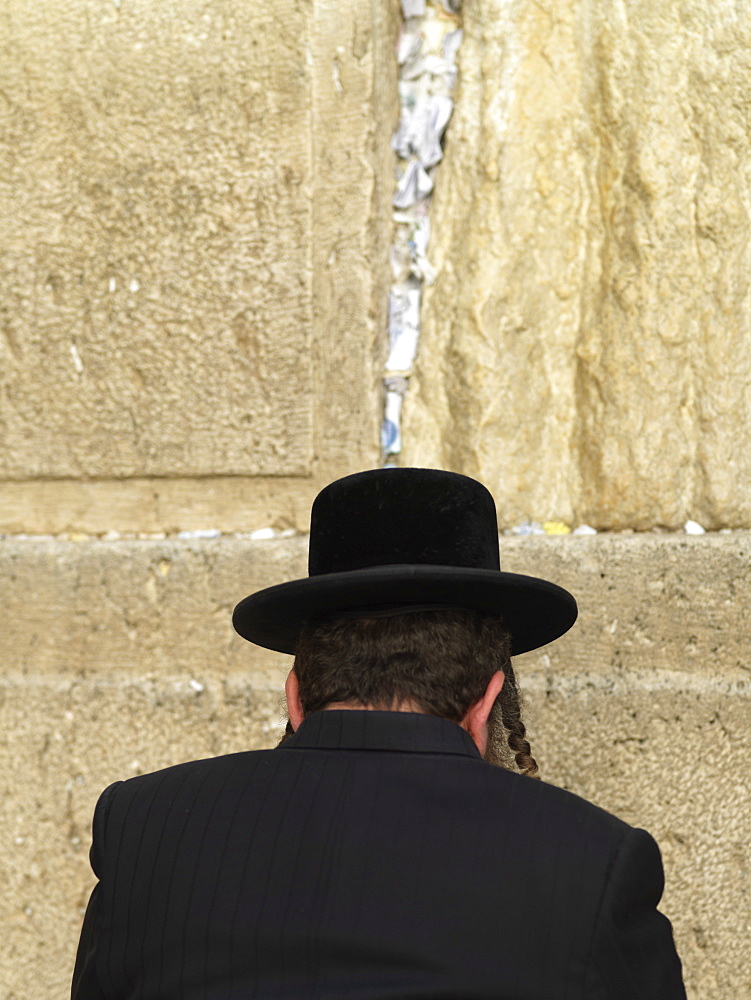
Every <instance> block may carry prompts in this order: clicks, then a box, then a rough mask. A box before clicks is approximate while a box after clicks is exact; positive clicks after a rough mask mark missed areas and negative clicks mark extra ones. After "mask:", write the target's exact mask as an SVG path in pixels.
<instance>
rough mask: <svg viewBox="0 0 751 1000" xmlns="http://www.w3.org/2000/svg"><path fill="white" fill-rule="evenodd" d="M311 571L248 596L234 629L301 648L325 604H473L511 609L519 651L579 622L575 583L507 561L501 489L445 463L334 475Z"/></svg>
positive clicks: (313, 537)
mask: <svg viewBox="0 0 751 1000" xmlns="http://www.w3.org/2000/svg"><path fill="white" fill-rule="evenodd" d="M308 572H309V576H307V577H306V578H305V579H302V580H291V581H290V582H289V583H281V584H278V585H277V586H275V587H267V588H266V589H265V590H260V591H258V592H257V593H255V594H251V595H250V597H246V598H245V600H243V601H240V603H239V604H238V605H237V607H236V608H235V610H234V614H233V616H232V624H233V625H234V627H235V630H236V631H237V632H238V633H239V634H240V635H241V636H242V637H243V638H244V639H247V640H248V641H249V642H253V643H256V644H257V645H259V646H264V647H266V648H267V649H274V650H277V651H278V652H280V653H294V652H295V647H296V645H297V638H298V635H299V634H300V629H301V627H302V625H303V623H304V622H305V621H309V620H313V619H315V618H319V617H321V616H322V615H326V614H331V613H335V612H342V613H345V614H351V613H352V612H356V611H358V610H362V611H364V612H366V613H371V614H377V613H378V612H379V610H381V611H383V612H384V613H398V611H401V610H403V611H410V610H417V609H418V608H425V607H426V606H430V607H431V608H432V607H443V606H445V607H452V608H468V609H478V610H481V611H486V612H489V613H490V614H494V615H498V616H499V617H501V618H503V620H504V622H505V623H506V625H507V627H508V628H509V629H510V630H511V634H512V639H513V644H512V653H513V654H514V655H516V654H519V653H525V652H527V651H528V650H530V649H537V648H538V647H539V646H544V645H545V643H548V642H552V641H553V639H557V638H558V637H559V636H561V635H563V633H564V632H567V631H568V630H569V629H570V628H571V626H572V625H573V624H574V622H575V621H576V615H577V607H576V601H575V600H574V598H573V597H572V595H571V594H570V593H569V592H568V591H567V590H564V589H563V588H562V587H559V586H557V584H555V583H550V582H549V581H548V580H541V579H539V578H537V577H532V576H523V575H521V574H519V573H504V572H501V569H500V556H499V549H498V522H497V519H496V510H495V503H494V501H493V498H492V496H491V495H490V493H489V492H488V490H487V489H486V488H485V487H484V486H483V485H482V484H481V483H478V482H477V481H476V480H475V479H470V478H469V477H467V476H460V475H457V474H456V473H454V472H443V471H441V470H439V469H374V470H371V471H369V472H358V473H356V474H355V475H352V476H346V477H345V478H344V479H338V480H336V482H333V483H331V484H330V485H328V486H326V487H325V489H323V490H321V492H320V493H319V494H318V496H317V497H316V499H315V501H314V503H313V507H312V510H311V521H310V551H309V559H308Z"/></svg>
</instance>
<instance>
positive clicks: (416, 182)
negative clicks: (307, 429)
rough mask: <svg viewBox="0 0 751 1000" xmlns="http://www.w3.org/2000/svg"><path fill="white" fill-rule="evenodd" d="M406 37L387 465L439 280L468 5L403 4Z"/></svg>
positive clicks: (424, 0)
mask: <svg viewBox="0 0 751 1000" xmlns="http://www.w3.org/2000/svg"><path fill="white" fill-rule="evenodd" d="M401 3H402V14H403V17H404V21H403V24H402V29H401V32H400V35H399V43H398V47H397V62H398V67H399V100H400V104H401V115H400V118H399V127H398V129H397V131H396V134H395V136H394V138H393V142H392V145H393V147H394V150H395V152H396V156H397V171H396V173H397V183H396V191H395V193H394V197H393V201H392V203H393V206H394V209H395V212H394V221H395V223H396V235H395V239H394V243H393V245H392V247H391V253H390V259H391V274H392V282H393V283H392V285H391V290H390V292H389V356H388V358H387V360H386V367H385V371H384V377H383V382H384V390H385V392H384V396H385V414H384V419H383V429H382V446H383V453H384V459H385V462H386V464H394V462H393V459H394V456H396V455H398V454H399V453H400V452H401V448H402V442H401V411H402V403H403V401H404V396H405V394H406V392H407V390H408V388H409V378H410V376H411V375H412V371H413V366H414V361H415V357H416V354H417V344H418V341H419V337H420V303H421V298H422V289H423V286H424V285H430V284H432V283H433V281H435V278H436V272H435V268H434V267H433V266H432V265H431V263H430V261H429V260H428V256H427V248H428V242H429V240H430V217H429V213H430V202H431V197H432V193H433V188H434V184H435V176H434V175H435V170H436V167H437V165H438V164H439V163H440V161H441V160H442V159H443V145H442V140H443V137H444V133H445V130H446V126H447V124H448V121H449V118H450V117H451V113H452V111H453V107H454V102H453V99H452V97H451V94H452V92H453V89H454V84H455V82H456V74H457V69H456V54H457V52H458V49H459V45H460V44H461V40H462V29H461V18H460V8H461V0H401Z"/></svg>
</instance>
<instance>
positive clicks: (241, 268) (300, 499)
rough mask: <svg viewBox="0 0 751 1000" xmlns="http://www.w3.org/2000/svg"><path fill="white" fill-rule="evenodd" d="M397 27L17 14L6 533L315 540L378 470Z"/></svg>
mask: <svg viewBox="0 0 751 1000" xmlns="http://www.w3.org/2000/svg"><path fill="white" fill-rule="evenodd" d="M396 24H397V21H396V10H395V9H394V4H390V5H389V4H387V5H383V4H378V3H373V4H372V5H370V6H369V5H367V4H366V5H364V6H363V5H357V6H355V5H350V6H346V5H345V7H343V8H342V7H340V6H339V5H337V4H331V3H328V4H326V3H317V4H314V5H302V6H301V5H300V4H297V3H295V2H293V0H281V2H279V3H274V4H273V5H268V4H255V5H249V4H245V5H243V6H242V7H238V6H237V4H233V3H230V2H228V0H217V2H213V3H211V4H210V5H207V6H204V7H197V6H195V5H192V4H182V5H177V6H174V5H173V6H169V7H165V6H164V5H160V4H153V3H149V2H147V0H127V2H125V0H123V2H122V3H120V2H117V3H107V4H102V3H100V2H99V0H75V2H73V3H70V4H66V5H65V6H64V7H60V6H59V5H56V4H54V3H32V2H29V0H13V2H11V3H10V4H9V5H5V9H4V12H3V13H2V14H1V15H0V44H2V46H3V52H4V55H3V58H2V60H0V93H2V95H3V96H2V98H0V100H1V101H2V102H3V104H2V113H3V133H2V141H0V199H1V202H0V204H1V205H2V208H1V209H0V286H1V287H2V289H3V291H2V298H1V300H0V483H2V484H3V485H2V490H0V530H6V531H14V532H19V531H21V532H35V533H47V532H52V533H57V532H61V531H68V530H73V531H78V532H106V531H108V530H116V531H163V530H167V531H174V530H180V529H184V530H185V529H187V530H190V529H191V528H205V527H206V526H207V524H208V525H209V526H215V527H218V528H221V529H223V530H229V531H231V530H243V529H246V528H248V527H249V526H250V527H251V528H259V527H264V526H266V525H268V524H270V523H273V522H278V523H279V524H281V525H285V526H289V527H298V528H300V527H304V526H305V525H306V524H307V517H308V508H309V505H310V501H311V500H312V498H313V496H315V493H316V492H317V490H318V489H319V488H320V487H321V486H322V485H323V484H324V483H325V482H326V481H328V480H329V479H330V478H332V476H334V477H335V476H336V475H338V474H345V473H346V472H348V471H350V470H352V469H353V468H360V467H368V466H372V465H373V464H377V463H378V461H379V457H380V451H379V440H378V435H379V430H380V428H379V421H378V415H377V413H378V409H379V406H380V395H381V387H380V383H379V375H380V371H381V368H382V364H383V351H384V345H383V329H384V327H385V322H386V317H385V311H386V303H385V298H384V292H383V289H384V282H385V280H386V278H387V275H386V270H387V267H388V246H389V242H390V237H391V226H390V212H389V202H390V196H391V189H392V184H391V152H390V148H389V140H390V137H391V134H392V132H393V129H394V127H395V124H396V120H397V114H398V105H397V101H396V81H395V78H394V75H393V74H392V73H390V72H384V66H388V65H389V60H390V59H391V58H392V50H393V42H394V38H395V33H396Z"/></svg>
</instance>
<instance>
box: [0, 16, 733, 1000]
mask: <svg viewBox="0 0 751 1000" xmlns="http://www.w3.org/2000/svg"><path fill="white" fill-rule="evenodd" d="M463 18H464V32H465V34H464V41H463V44H462V47H461V49H460V54H459V64H460V74H459V84H458V89H457V91H456V93H455V97H456V100H457V107H456V110H455V113H454V117H453V119H452V122H451V123H450V126H449V131H448V134H447V141H446V156H445V160H444V162H443V163H442V164H441V166H440V167H439V169H438V171H437V173H436V193H435V199H434V204H433V207H432V210H431V212H432V215H431V217H432V224H433V239H432V242H431V245H430V248H429V250H430V255H431V259H432V260H433V262H434V263H435V265H436V267H437V269H438V279H437V281H436V283H435V285H434V286H433V287H432V288H430V289H428V290H427V293H426V296H425V302H424V308H423V313H422V326H423V329H422V338H421V344H420V349H419V352H418V361H417V367H416V370H415V373H414V375H413V377H412V378H411V380H410V383H411V384H410V390H409V393H408V395H407V399H406V402H405V409H404V428H403V430H404V440H405V451H404V453H403V455H402V456H401V458H400V462H401V464H425V465H436V466H442V467H446V468H451V469H455V470H456V471H460V472H466V473H469V474H470V475H475V476H477V477H479V478H481V479H482V480H483V481H484V482H485V483H486V484H487V485H488V486H489V487H490V488H491V490H492V491H493V492H494V494H495V496H496V498H497V501H498V508H499V517H500V527H501V528H506V527H509V526H511V525H514V524H517V523H519V522H520V521H521V520H524V519H527V518H532V519H537V520H545V519H560V520H562V521H565V522H566V523H567V524H569V525H570V526H572V527H574V526H576V525H577V524H580V523H582V522H588V523H589V524H591V525H593V526H595V527H596V528H598V529H600V534H599V535H597V536H595V537H581V536H573V535H569V536H565V537H555V538H554V537H527V538H514V537H507V536H503V537H502V561H503V564H504V567H505V568H508V569H511V570H518V571H522V572H528V573H539V574H540V575H543V576H547V577H549V578H550V579H553V580H556V581H558V582H560V583H561V584H563V585H564V586H567V587H569V588H570V589H571V590H572V591H573V592H574V593H575V594H576V596H577V598H578V599H579V603H580V607H581V617H580V621H579V623H578V624H577V626H576V627H575V629H574V630H573V631H572V632H571V633H570V634H569V635H568V636H566V637H565V638H564V639H562V640H561V641H560V642H558V643H556V644H554V645H553V646H551V647H549V648H547V649H543V650H540V651H537V652H535V653H531V654H527V655H526V656H525V657H521V658H519V660H518V663H517V669H518V671H519V674H520V677H521V681H522V685H523V688H524V690H525V692H526V697H527V707H528V716H529V723H530V731H531V736H532V744H533V751H534V752H535V754H536V755H537V757H538V760H539V761H540V763H541V766H542V769H543V773H544V775H545V777H546V778H548V779H549V780H551V781H554V782H556V783H558V784H561V785H563V786H564V787H567V788H570V789H572V790H574V791H576V792H578V793H580V794H583V795H585V796H586V797H588V798H590V799H592V800H594V801H596V802H598V803H599V804H600V805H602V806H604V807H605V808H608V809H610V810H612V811H614V812H616V813H618V814H619V815H621V816H622V817H623V818H624V819H626V820H628V821H629V822H632V823H634V824H636V825H641V826H644V827H646V828H647V829H649V830H650V831H651V832H652V833H653V834H654V835H655V836H656V838H657V840H658V842H659V844H660V847H661V849H662V852H663V856H664V860H665V869H666V877H667V884H666V892H665V897H664V904H663V905H664V910H665V912H666V913H667V914H668V915H669V916H670V918H671V919H672V921H673V924H674V927H675V933H676V941H677V944H678V949H679V952H680V954H681V957H682V959H683V962H684V967H685V972H686V981H687V986H688V992H689V997H690V998H691V1000H751V972H750V971H749V970H751V933H750V932H751V884H750V875H749V870H750V869H751V850H750V849H749V844H748V834H747V830H748V827H749V823H750V821H751V737H750V736H749V732H751V725H750V723H751V711H750V710H749V695H750V693H751V687H750V683H751V655H749V648H748V636H749V611H748V608H749V606H751V581H750V580H749V573H748V565H749V559H750V558H751V533H749V530H748V529H751V507H749V496H750V495H751V493H750V491H749V488H748V487H749V474H750V470H751V466H750V465H749V462H751V459H749V455H751V449H749V447H748V445H747V440H748V436H749V433H750V432H751V420H749V364H750V362H751V329H750V323H749V306H748V298H749V293H748V278H747V275H748V274H749V273H751V270H750V268H749V264H750V263H751V262H750V261H749V260H748V257H749V250H748V248H747V243H748V233H749V223H748V206H749V200H750V198H749V180H748V176H749V157H750V155H751V138H750V136H751V121H750V120H749V116H750V115H751V112H749V107H750V105H749V102H748V100H747V92H748V88H749V86H750V85H751V78H750V73H749V70H750V69H751V67H749V56H748V53H749V51H751V47H750V45H749V43H750V42H751V13H749V12H747V11H746V10H745V8H744V7H743V6H742V5H737V4H731V3H729V2H727V3H726V2H724V0H723V2H714V3H711V4H710V3H709V2H707V0H680V2H673V0H669V2H668V0H653V2H651V3H647V2H646V0H625V2H623V3H619V4H612V5H611V4H600V3H596V2H595V0H580V2H575V0H552V2H549V3H544V2H533V0H516V2H514V3H510V4H509V3H501V0H465V3H464V5H463ZM398 26H399V12H398V9H397V7H396V3H395V2H391V3H388V4H381V3H378V2H377V0H373V2H372V3H366V4H359V5H355V4H347V3H339V4H334V3H333V2H322V0H316V2H315V3H312V4H300V3H297V2H295V0H277V2H275V3H274V4H268V5H256V6H251V5H248V4H245V5H238V4H233V3H231V2H229V0H212V2H210V3H208V4H200V5H199V4H194V3H192V2H188V0H179V2H177V3H175V4H170V5H167V4H152V3H148V2H146V0H119V2H112V3H104V2H98V0H71V2H70V3H67V4H64V5H60V4H53V3H51V2H49V0H44V2H41V3H40V2H35V3H31V2H30V0H9V2H8V3H6V4H5V5H4V6H3V8H2V10H0V275H1V276H2V277H1V278H0V532H1V533H2V537H0V563H1V564H2V572H0V606H1V607H2V609H3V626H2V629H0V645H1V647H2V654H1V656H2V664H3V669H2V676H1V683H2V696H1V697H0V745H2V756H1V757H0V759H1V760H2V768H1V769H0V774H1V775H2V786H3V787H2V800H1V801H2V807H1V809H2V811H1V812H0V829H1V830H2V838H3V843H4V845H5V852H4V859H3V863H2V865H0V900H1V902H0V926H2V935H0V998H1V1000H22V998H23V1000H27V998H28V1000H42V998H45V1000H47V998H50V997H64V996H65V995H66V994H67V991H68V988H69V981H70V974H71V971H72V964H73V958H74V953H75V946H76V941H77V937H78V933H79V929H80V921H81V917H82V912H83V908H84V906H85V903H86V899H87V896H88V893H89V891H90V889H91V886H92V875H91V873H90V870H89V868H88V861H87V849H88V845H89V827H90V820H91V815H92V810H93V806H94V803H95V801H96V798H97V796H98V794H99V792H100V791H101V790H102V789H103V788H104V787H105V786H106V785H107V784H109V783H110V782H111V781H113V780H115V779H117V778H122V777H125V776H128V775H131V774H135V773H139V772H144V771H148V770H152V769H154V768H157V767H160V766H163V765H165V764H170V763H174V762H176V761H179V760H186V759H190V758H192V757H200V756H204V755H207V754H215V753H222V752H226V751H231V750H237V749H241V748H246V747H263V746H272V745H273V744H274V743H275V741H276V739H277V736H278V732H279V725H280V722H281V719H282V710H281V704H280V700H279V699H280V692H281V684H282V680H283V677H284V674H285V672H286V671H287V670H288V668H289V662H288V658H287V657H284V656H281V655H275V654H270V653H267V652H264V651H261V650H256V649H254V648H253V647H251V646H250V645H248V644H247V643H244V642H243V641H242V640H240V639H239V638H238V637H236V636H235V635H234V633H233V632H232V630H231V626H230V620H229V619H230V612H231V608H232V606H233V605H234V603H235V602H236V601H237V600H238V598H240V597H242V596H244V595H245V594H246V593H249V592H251V591H252V590H254V589H258V588H260V587H262V586H265V585H268V584H272V583H276V582H279V581H282V580H285V579H289V578H293V577H295V576H301V575H304V574H305V553H306V547H307V539H306V537H305V530H306V528H307V523H308V522H307V516H308V509H309V505H310V501H311V499H312V497H313V496H314V495H315V493H316V492H317V491H318V489H319V488H320V487H321V486H322V485H323V484H324V483H325V482H328V481H329V480H331V479H333V478H336V477H337V476H339V475H342V474H346V473H348V472H352V471H357V470H359V469H362V468H371V467H376V466H377V465H379V464H380V461H381V456H380V453H379V444H378V432H379V424H380V414H381V392H380V388H379V376H380V371H381V367H382V364H383V360H384V356H385V351H386V344H385V310H386V293H387V288H388V282H389V274H388V246H389V241H390V238H391V218H390V217H391V209H390V199H391V194H392V191H393V181H394V178H393V155H392V152H391V149H390V146H389V142H390V137H391V134H392V132H393V129H394V126H395V124H396V118H397V113H398V112H397V101H396V68H395V65H394V41H395V38H396V35H397V31H398ZM687 518H693V519H696V520H698V521H700V522H701V523H702V524H703V525H704V526H705V527H706V528H708V529H711V530H710V532H709V533H707V534H705V535H702V536H699V537H691V536H687V535H685V534H683V533H682V531H681V530H680V529H681V527H682V525H683V523H684V522H685V521H686V519H687ZM264 528H273V529H274V531H275V537H271V538H263V537H258V536H256V537H252V534H253V533H254V532H256V531H257V530H258V529H264ZM207 529H211V530H212V531H213V532H214V533H216V535H217V537H212V538H197V537H195V532H197V531H198V532H200V531H206V530H207ZM191 532H192V533H194V534H193V537H191V536H190V533H191ZM186 533H188V534H186ZM269 534H271V532H269Z"/></svg>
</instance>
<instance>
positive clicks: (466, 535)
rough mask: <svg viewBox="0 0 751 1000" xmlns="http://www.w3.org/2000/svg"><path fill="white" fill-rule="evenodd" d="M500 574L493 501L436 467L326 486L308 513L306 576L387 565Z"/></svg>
mask: <svg viewBox="0 0 751 1000" xmlns="http://www.w3.org/2000/svg"><path fill="white" fill-rule="evenodd" d="M405 564H411V565H433V566H457V567H458V566H463V567H471V568H474V569H493V570H498V569H500V556H499V549H498V521H497V515H496V509H495V503H494V501H493V497H492V496H491V494H490V493H489V491H488V490H487V489H486V488H485V487H484V486H483V485H482V484H481V483H478V482H477V480H475V479H470V478H469V477H468V476H462V475H459V474H458V473H454V472H445V471H443V470H440V469H373V470H371V471H368V472H358V473H355V474H354V475H352V476H345V477H344V478H343V479H338V480H337V481H336V482H333V483H331V484H330V485H329V486H327V487H325V489H323V490H322V491H321V492H320V493H319V494H318V496H317V497H316V499H315V502H314V503H313V508H312V510H311V523H310V548H309V557H308V572H309V574H310V576H318V575H321V574H325V573H341V572H347V571H351V570H357V569H366V568H368V567H373V566H388V565H405Z"/></svg>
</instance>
